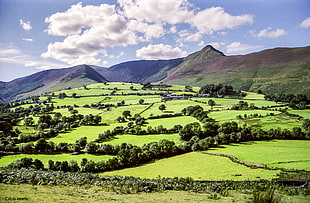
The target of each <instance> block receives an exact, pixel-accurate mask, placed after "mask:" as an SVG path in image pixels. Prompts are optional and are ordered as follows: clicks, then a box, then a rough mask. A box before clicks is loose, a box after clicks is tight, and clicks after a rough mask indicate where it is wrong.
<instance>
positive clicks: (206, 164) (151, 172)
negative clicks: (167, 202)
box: [102, 152, 279, 180]
mask: <svg viewBox="0 0 310 203" xmlns="http://www.w3.org/2000/svg"><path fill="white" fill-rule="evenodd" d="M277 173H279V171H276V170H275V171H268V170H264V169H251V168H249V167H246V166H242V165H240V164H237V163H234V162H231V161H230V160H229V159H228V158H226V157H217V156H212V155H206V154H202V153H201V152H190V153H187V154H183V155H179V156H174V157H171V158H166V159H161V160H158V161H155V162H154V163H150V164H145V165H143V166H139V167H136V168H128V169H122V170H117V171H111V172H105V173H102V175H112V176H113V175H117V176H135V177H142V178H156V177H158V176H161V177H184V178H186V177H192V178H193V179H196V180H259V179H272V178H276V174H277Z"/></svg>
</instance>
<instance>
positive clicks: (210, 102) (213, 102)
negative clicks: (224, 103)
mask: <svg viewBox="0 0 310 203" xmlns="http://www.w3.org/2000/svg"><path fill="white" fill-rule="evenodd" d="M208 105H209V106H211V110H213V106H215V101H214V100H213V99H209V101H208Z"/></svg>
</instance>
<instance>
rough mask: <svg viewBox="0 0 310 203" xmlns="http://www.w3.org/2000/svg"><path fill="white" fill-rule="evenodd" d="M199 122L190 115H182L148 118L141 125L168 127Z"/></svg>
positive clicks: (144, 126) (145, 126)
mask: <svg viewBox="0 0 310 203" xmlns="http://www.w3.org/2000/svg"><path fill="white" fill-rule="evenodd" d="M194 122H199V121H198V120H197V119H195V118H193V117H191V116H182V117H172V118H161V119H149V120H147V123H146V124H145V125H143V128H144V129H146V128H147V126H152V127H156V126H159V125H162V126H163V127H165V128H167V129H170V128H172V127H173V126H174V125H177V124H178V125H182V126H184V125H186V124H188V123H194Z"/></svg>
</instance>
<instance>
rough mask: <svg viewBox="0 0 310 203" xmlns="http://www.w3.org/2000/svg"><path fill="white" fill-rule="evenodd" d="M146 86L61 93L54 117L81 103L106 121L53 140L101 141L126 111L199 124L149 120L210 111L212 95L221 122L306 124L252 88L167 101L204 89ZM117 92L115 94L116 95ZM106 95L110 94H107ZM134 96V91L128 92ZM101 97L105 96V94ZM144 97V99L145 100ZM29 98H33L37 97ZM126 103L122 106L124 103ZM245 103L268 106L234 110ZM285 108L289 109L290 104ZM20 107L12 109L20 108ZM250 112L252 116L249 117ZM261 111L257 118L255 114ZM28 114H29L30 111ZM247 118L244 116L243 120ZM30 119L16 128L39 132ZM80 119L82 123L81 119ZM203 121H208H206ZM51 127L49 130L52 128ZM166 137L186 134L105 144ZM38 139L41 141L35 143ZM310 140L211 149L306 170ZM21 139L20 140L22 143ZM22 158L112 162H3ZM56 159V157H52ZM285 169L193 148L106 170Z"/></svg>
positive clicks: (221, 172) (240, 172)
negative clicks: (240, 94) (239, 94)
mask: <svg viewBox="0 0 310 203" xmlns="http://www.w3.org/2000/svg"><path fill="white" fill-rule="evenodd" d="M142 87H143V86H142V85H141V84H134V83H107V84H103V83H101V84H92V85H88V86H87V87H86V88H84V87H80V88H75V89H70V90H62V91H58V92H55V93H54V94H53V97H51V98H52V101H51V102H52V104H53V105H54V106H55V107H58V108H55V109H54V110H53V111H52V112H49V114H50V115H51V116H52V117H53V114H54V113H56V112H59V113H61V114H62V115H63V116H67V117H70V116H71V113H70V112H69V111H68V108H67V107H62V108H59V106H65V105H71V106H73V105H75V106H76V105H77V106H78V107H77V106H76V107H74V109H75V110H77V111H78V114H82V115H88V114H92V115H100V116H101V117H102V120H101V123H100V124H99V125H96V126H78V127H77V128H73V129H72V130H70V131H67V132H63V131H62V132H61V133H59V134H58V135H57V136H56V137H53V138H49V139H47V141H52V142H54V143H55V144H58V143H75V142H76V140H78V139H80V138H82V137H87V142H88V143H89V142H91V141H95V140H96V139H97V138H98V135H99V134H100V133H103V132H105V131H106V130H113V129H114V128H115V127H117V126H123V127H127V126H128V123H129V121H131V120H130V118H127V119H126V121H125V122H123V123H118V122H117V121H116V119H117V118H118V117H120V116H123V112H124V111H130V114H131V116H134V115H135V114H139V113H141V112H142V113H141V114H140V115H141V116H142V117H144V118H145V123H144V124H143V125H141V128H142V129H143V130H146V129H147V127H149V126H151V127H152V128H155V127H157V126H160V125H162V126H163V127H165V128H167V129H171V128H172V127H173V126H174V125H182V126H185V125H186V124H188V123H193V122H199V121H198V120H197V119H196V118H194V117H191V116H178V117H170V118H158V119H148V118H149V117H150V116H160V115H168V114H176V113H181V111H182V109H184V108H186V107H188V106H195V105H200V106H201V107H202V108H203V109H204V110H205V111H209V110H211V106H209V105H208V104H207V102H208V101H209V100H210V99H212V100H214V101H215V103H216V105H215V106H214V107H213V110H212V111H210V112H209V113H208V116H209V117H210V118H213V119H215V121H216V122H218V123H219V124H221V123H223V122H231V121H235V122H237V123H238V125H239V126H240V127H241V126H243V125H244V124H246V125H247V126H252V128H262V129H263V130H269V129H271V128H274V129H275V128H281V129H284V128H287V129H290V130H291V129H292V128H294V127H301V126H302V122H303V119H301V118H298V117H296V116H292V115H288V114H286V113H282V112H281V111H280V110H279V108H280V107H277V106H281V105H283V104H282V103H276V102H273V101H266V100H264V95H261V94H256V93H251V92H247V96H246V97H244V98H242V99H230V98H200V97H193V98H189V99H185V100H170V101H166V102H163V101H162V97H161V96H160V95H158V94H176V95H182V94H195V93H198V91H199V87H193V90H194V92H185V87H184V86H176V85H173V86H171V87H167V88H166V87H162V88H160V85H159V86H158V87H155V88H152V89H146V90H142V89H141V88H142ZM112 91H113V94H115V95H113V94H111V93H112ZM60 93H66V94H67V96H68V97H66V98H64V99H59V98H58V95H59V94H60ZM73 93H76V94H77V96H82V97H80V98H72V94H73ZM103 94H109V95H105V96H102V95H103ZM126 94H128V95H126ZM137 94H151V95H141V96H139V95H137ZM100 95H101V96H100ZM47 99H48V95H44V96H41V97H40V100H42V101H43V100H47ZM141 99H143V100H144V103H143V104H139V101H140V100H141ZM28 101H29V102H33V101H32V100H31V99H30V100H28ZM122 101H123V102H124V103H125V104H124V105H120V102H122ZM240 101H245V102H247V103H248V104H249V105H251V104H254V105H255V106H256V107H258V108H261V107H266V108H261V109H255V110H230V109H231V107H232V106H233V105H236V104H238V103H239V102H240ZM91 104H113V105H115V106H113V107H110V108H103V109H97V108H96V107H92V108H86V107H83V106H84V105H89V106H90V105H91ZM162 104H164V105H165V106H166V109H165V110H163V111H161V110H159V106H160V105H162ZM30 105H32V106H35V105H39V104H35V103H33V104H25V105H22V106H21V107H29V106H30ZM40 106H41V107H42V110H41V111H40V112H39V113H37V115H36V116H33V115H31V114H29V116H32V117H33V118H34V120H35V125H36V124H37V121H38V119H39V117H40V116H41V114H42V112H44V111H43V107H45V105H44V104H40ZM270 106H275V107H274V108H267V107H270ZM281 108H288V107H287V106H284V107H281ZM14 109H16V108H12V109H11V110H14ZM288 113H290V114H297V115H299V116H302V117H303V118H304V119H306V118H308V119H309V118H310V110H309V109H307V110H292V109H290V108H288ZM245 115H246V116H245ZM254 115H255V116H254ZM27 116H28V115H27ZM238 116H241V118H238ZM23 119H24V117H22V118H19V122H18V123H17V125H16V126H14V129H16V128H18V129H19V130H20V131H21V132H22V133H24V134H26V135H31V134H35V133H36V132H37V131H38V130H37V129H36V128H34V127H33V126H32V127H26V126H24V122H23ZM77 123H80V121H78V122H77ZM201 125H203V124H202V123H201ZM46 131H47V130H46ZM162 139H167V140H171V141H174V142H175V143H176V144H177V145H178V144H181V143H182V141H181V140H180V136H179V134H178V133H173V134H150V135H132V134H122V135H116V136H115V137H114V138H112V139H111V140H109V141H106V142H103V143H97V144H98V145H100V144H111V145H120V144H122V143H128V144H132V145H137V146H142V145H144V144H146V143H150V142H158V141H160V140H162ZM34 143H36V141H34ZM309 143H310V141H296V140H275V141H268V142H249V143H243V144H234V145H227V146H224V148H216V149H211V150H209V151H208V152H214V153H223V154H231V155H234V156H236V157H237V158H239V159H240V160H243V161H249V162H254V163H262V164H267V165H268V166H270V167H282V168H287V169H293V168H295V169H304V170H310V161H309V160H310V157H309V154H310V150H309V149H310V144H309ZM19 144H20V143H17V144H16V145H17V146H18V145H19ZM22 157H32V158H34V159H40V160H42V161H43V163H44V164H46V163H47V161H48V160H49V159H52V160H55V161H65V160H66V161H70V160H71V159H74V160H77V161H78V162H80V160H81V159H82V158H83V157H86V158H88V159H91V160H94V161H99V160H101V159H102V160H106V159H108V158H109V157H111V156H94V155H89V154H82V155H78V156H72V155H70V154H56V155H43V154H38V155H34V154H31V155H30V154H20V155H12V156H4V157H2V159H0V166H6V165H8V164H9V163H11V162H13V161H15V160H16V159H20V158H22ZM51 157H53V158H51ZM278 172H279V171H268V170H263V169H251V168H249V167H245V166H243V165H240V164H237V163H233V162H231V161H230V160H229V159H228V158H225V157H218V156H212V155H206V154H203V153H200V152H191V153H187V154H183V155H179V156H175V157H170V158H166V159H162V160H156V161H155V162H154V163H148V164H145V165H142V166H139V167H136V168H127V169H123V170H119V171H111V172H106V173H103V174H105V175H126V176H137V177H144V178H156V177H157V176H159V175H160V176H162V177H175V176H179V177H192V178H194V179H197V180H248V179H249V180H258V179H272V178H275V177H276V176H275V175H276V174H277V173H278Z"/></svg>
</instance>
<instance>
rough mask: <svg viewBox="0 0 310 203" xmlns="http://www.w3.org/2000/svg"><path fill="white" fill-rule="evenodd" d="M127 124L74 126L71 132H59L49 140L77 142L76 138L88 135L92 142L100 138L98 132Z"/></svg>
mask: <svg viewBox="0 0 310 203" xmlns="http://www.w3.org/2000/svg"><path fill="white" fill-rule="evenodd" d="M122 125H125V124H124V123H114V124H111V125H109V126H81V127H78V128H74V129H72V130H71V131H69V132H65V133H59V134H58V135H57V136H56V137H54V138H50V139H49V141H52V142H54V143H61V142H65V143H75V141H76V140H78V139H80V138H82V137H87V141H88V142H91V141H94V140H95V139H97V138H98V134H100V133H103V132H104V131H106V130H113V129H114V128H115V127H116V126H122Z"/></svg>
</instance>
